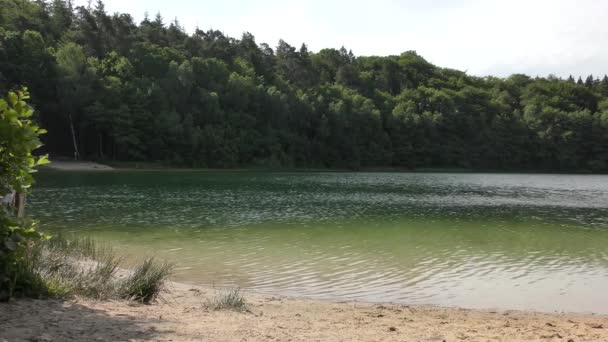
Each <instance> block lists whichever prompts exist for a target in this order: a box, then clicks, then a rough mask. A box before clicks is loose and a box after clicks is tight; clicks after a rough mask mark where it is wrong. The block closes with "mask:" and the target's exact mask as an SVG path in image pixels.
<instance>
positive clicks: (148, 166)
mask: <svg viewBox="0 0 608 342" xmlns="http://www.w3.org/2000/svg"><path fill="white" fill-rule="evenodd" d="M51 160H52V162H51V163H50V164H48V165H44V166H43V167H41V170H43V171H198V172H256V171H259V172H401V173H463V174H466V173H495V174H515V173H520V174H577V175H603V173H592V172H589V171H578V172H577V171H572V172H551V171H543V170H536V171H533V170H520V171H516V170H508V171H505V170H474V169H462V168H419V169H407V168H395V167H377V168H361V169H340V168H336V169H332V168H270V167H268V168H264V167H237V168H189V167H175V166H167V165H163V164H160V163H154V162H141V163H138V162H112V163H108V164H103V163H98V162H94V161H74V160H67V159H65V158H63V159H59V160H53V159H52V158H51Z"/></svg>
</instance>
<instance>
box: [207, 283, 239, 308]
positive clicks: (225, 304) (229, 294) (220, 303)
mask: <svg viewBox="0 0 608 342" xmlns="http://www.w3.org/2000/svg"><path fill="white" fill-rule="evenodd" d="M205 307H206V308H207V309H211V310H216V311H219V310H234V311H245V310H247V302H246V301H245V297H243V294H242V293H241V289H240V288H238V287H237V288H232V289H223V290H218V291H216V294H215V296H214V297H213V298H211V299H210V300H209V301H208V302H207V304H206V305H205Z"/></svg>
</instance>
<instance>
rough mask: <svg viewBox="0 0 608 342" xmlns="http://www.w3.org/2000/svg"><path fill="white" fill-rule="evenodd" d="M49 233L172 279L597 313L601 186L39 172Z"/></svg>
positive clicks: (601, 270)
mask: <svg viewBox="0 0 608 342" xmlns="http://www.w3.org/2000/svg"><path fill="white" fill-rule="evenodd" d="M39 178H40V181H39V184H38V187H37V189H36V192H35V194H34V195H33V196H32V198H31V201H30V202H31V210H32V212H33V213H34V214H35V215H36V216H37V217H38V218H40V219H41V220H42V221H43V222H44V224H45V226H46V227H47V228H48V229H51V230H62V231H64V232H77V233H87V234H93V235H95V236H97V237H98V238H100V239H103V240H108V241H111V242H112V243H113V244H117V245H119V246H121V247H124V248H121V250H123V251H125V252H127V253H129V254H130V255H133V256H137V255H143V254H145V255H161V256H163V257H167V258H169V259H170V260H173V261H175V262H176V263H177V264H178V271H177V275H176V278H177V279H179V280H182V281H187V282H192V283H200V284H215V285H217V286H223V285H231V284H236V285H239V286H242V287H244V288H246V289H249V290H254V291H259V292H269V293H281V294H286V295H297V296H309V297H314V298H330V299H358V300H368V301H382V302H383V301H391V302H400V303H409V304H438V305H448V306H452V305H456V306H463V307H471V308H494V307H498V308H507V309H536V310H563V311H579V312H586V311H592V312H599V313H608V294H606V291H605V289H606V288H608V177H607V176H571V175H511V174H509V175H498V174H492V175H489V174H400V173H262V172H260V173H253V172H234V173H211V172H139V173H133V172H115V173H44V174H41V175H40V177H39Z"/></svg>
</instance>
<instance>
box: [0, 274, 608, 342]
mask: <svg viewBox="0 0 608 342" xmlns="http://www.w3.org/2000/svg"><path fill="white" fill-rule="evenodd" d="M171 288H172V291H171V293H168V294H165V296H164V300H163V301H161V302H159V303H157V304H154V305H140V304H136V303H130V302H124V301H107V302H99V301H90V300H83V299H77V300H72V301H34V300H18V301H14V302H11V303H9V304H0V341H26V340H27V341H444V340H445V341H569V340H572V341H608V316H599V315H577V314H546V313H535V312H521V311H502V312H497V311H483V310H463V309H452V308H436V307H418V306H403V305H387V304H384V305H379V304H370V303H358V302H357V303H354V302H324V301H314V300H307V299H296V298H278V297H271V296H264V295H258V294H247V295H246V297H247V300H248V303H249V312H244V313H238V312H231V311H221V312H220V311H209V310H207V309H205V308H204V303H205V302H206V301H207V299H208V298H210V297H211V296H213V295H214V290H212V289H207V288H200V287H194V286H189V285H184V284H175V283H172V285H171Z"/></svg>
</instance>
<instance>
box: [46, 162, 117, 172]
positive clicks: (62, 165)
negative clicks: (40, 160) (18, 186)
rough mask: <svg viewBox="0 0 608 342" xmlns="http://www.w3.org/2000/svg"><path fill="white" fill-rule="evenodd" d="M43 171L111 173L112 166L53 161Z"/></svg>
mask: <svg viewBox="0 0 608 342" xmlns="http://www.w3.org/2000/svg"><path fill="white" fill-rule="evenodd" d="M43 169H47V170H54V171H111V170H114V169H113V168H112V167H111V166H108V165H103V164H98V163H95V162H90V161H55V160H53V161H51V163H50V164H48V165H44V167H43Z"/></svg>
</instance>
